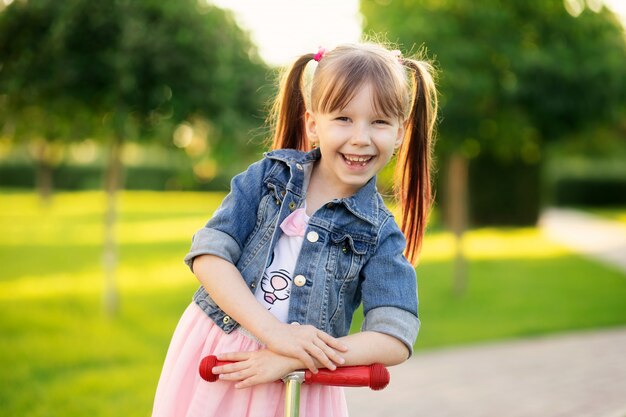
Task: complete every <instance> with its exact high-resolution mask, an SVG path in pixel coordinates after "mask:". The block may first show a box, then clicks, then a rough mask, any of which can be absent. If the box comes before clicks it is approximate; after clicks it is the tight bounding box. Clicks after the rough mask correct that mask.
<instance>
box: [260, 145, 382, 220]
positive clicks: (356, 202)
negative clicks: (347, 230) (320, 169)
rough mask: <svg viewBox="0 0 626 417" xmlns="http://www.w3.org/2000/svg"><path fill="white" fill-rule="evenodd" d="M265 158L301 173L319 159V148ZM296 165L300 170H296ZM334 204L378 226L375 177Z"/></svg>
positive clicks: (276, 152) (282, 151) (286, 151)
mask: <svg viewBox="0 0 626 417" xmlns="http://www.w3.org/2000/svg"><path fill="white" fill-rule="evenodd" d="M264 155H265V156H266V157H267V158H270V159H275V160H279V161H283V162H285V163H287V164H288V165H289V167H290V168H291V172H292V173H293V172H296V171H302V167H303V166H304V165H306V164H310V163H313V162H315V161H317V160H318V159H320V158H321V156H322V154H321V152H320V150H319V148H315V149H313V150H311V151H309V152H303V151H298V150H295V149H277V150H274V151H271V152H266V153H265V154H264ZM298 165H299V166H300V168H298ZM333 203H335V204H339V203H341V204H343V205H344V206H346V208H347V209H348V210H349V211H350V212H352V213H353V214H354V215H355V216H357V217H359V218H361V219H363V220H365V221H367V222H369V223H371V224H373V225H378V221H377V219H378V210H379V208H380V207H379V205H380V204H381V203H380V200H379V198H378V190H377V188H376V176H374V177H372V178H371V179H370V180H369V181H368V182H367V183H366V184H365V185H364V186H363V187H361V188H360V189H359V190H358V191H357V192H356V193H355V194H353V195H352V196H350V197H344V198H336V199H334V200H333Z"/></svg>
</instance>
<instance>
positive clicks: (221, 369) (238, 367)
mask: <svg viewBox="0 0 626 417" xmlns="http://www.w3.org/2000/svg"><path fill="white" fill-rule="evenodd" d="M247 367H248V366H247V364H246V362H234V363H229V364H228V365H220V366H214V367H213V369H212V370H211V371H212V372H213V374H214V375H218V374H230V373H233V372H238V371H242V370H244V369H246V368H247Z"/></svg>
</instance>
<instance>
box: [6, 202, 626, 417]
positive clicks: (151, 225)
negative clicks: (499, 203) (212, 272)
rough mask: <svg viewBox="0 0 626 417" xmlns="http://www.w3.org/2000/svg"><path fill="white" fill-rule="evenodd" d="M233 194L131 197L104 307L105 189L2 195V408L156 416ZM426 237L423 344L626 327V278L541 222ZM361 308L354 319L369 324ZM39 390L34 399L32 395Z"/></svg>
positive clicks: (123, 208)
mask: <svg viewBox="0 0 626 417" xmlns="http://www.w3.org/2000/svg"><path fill="white" fill-rule="evenodd" d="M223 197H224V194H223V193H153V192H124V193H121V194H120V196H119V202H118V205H119V216H118V221H117V225H116V230H115V232H116V236H117V239H118V253H119V263H118V268H117V276H116V282H117V287H118V291H119V295H120V310H119V312H118V314H117V315H116V316H115V317H113V318H111V317H107V316H106V315H105V314H104V313H103V310H102V301H101V297H102V289H103V282H104V276H103V272H102V270H101V264H102V239H103V219H104V207H105V201H106V199H105V196H104V194H103V193H98V192H80V193H59V194H57V195H55V197H54V199H53V204H52V205H51V206H50V207H48V208H45V207H41V206H40V205H39V201H38V200H37V198H36V196H35V195H34V194H33V193H30V192H12V193H5V194H3V193H1V192H0V265H1V267H0V334H2V337H1V338H0V384H1V385H2V387H3V388H2V389H1V390H0V410H1V411H0V414H2V415H7V416H32V417H39V416H42V417H43V416H49V415H62V416H84V415H89V416H92V417H100V416H102V417H113V416H125V415H133V416H134V415H149V412H150V407H151V403H152V399H153V397H154V391H155V388H156V383H157V380H158V375H159V372H160V369H161V366H162V363H163V359H164V357H165V352H166V350H167V346H168V343H169V340H170V338H171V335H172V332H173V330H174V328H175V325H176V323H177V321H178V319H179V317H180V315H181V313H182V312H183V310H184V308H185V307H186V305H188V303H189V302H190V301H191V297H192V294H193V292H194V291H195V289H196V288H197V287H198V282H197V280H196V279H195V277H194V276H193V274H192V273H191V272H190V271H189V269H188V268H187V266H186V265H184V263H183V262H182V260H183V257H184V255H185V253H186V252H187V250H188V249H189V245H190V243H191V237H192V235H193V233H195V231H196V230H197V229H199V228H200V227H202V226H203V225H204V224H205V222H206V221H207V219H208V218H209V217H210V216H211V213H213V211H214V210H215V209H216V207H217V206H218V205H219V202H220V201H221V199H222V198H223ZM454 243H455V242H454V239H453V236H452V235H451V234H450V233H447V232H445V231H437V230H435V231H433V232H429V233H428V235H427V237H426V240H425V242H424V245H423V247H424V249H423V256H422V261H421V263H420V265H419V266H418V269H417V274H418V285H419V296H420V318H421V319H422V323H423V325H422V329H421V330H420V336H419V338H418V341H417V344H416V349H417V351H419V350H422V349H432V348H435V347H441V346H450V345H456V344H465V343H476V342H478V341H488V340H497V339H504V338H513V337H529V336H533V335H537V334H545V333H550V332H559V331H565V330H576V329H588V328H597V327H606V326H616V325H624V324H626V311H625V310H624V307H623V300H624V299H625V298H626V277H625V276H624V275H623V274H620V273H619V272H617V271H614V270H611V269H609V268H605V267H603V266H602V265H599V264H596V263H594V262H591V261H588V260H586V259H583V258H581V257H579V256H577V255H574V254H572V253H570V252H568V251H567V250H565V249H564V248H561V247H559V246H557V245H554V244H552V243H550V242H549V241H547V240H546V239H545V238H544V237H543V236H542V235H541V233H540V232H539V231H538V230H537V229H535V228H513V229H479V230H473V231H470V232H468V233H467V235H466V237H465V239H464V242H463V245H464V250H465V252H466V255H467V257H468V260H469V262H468V265H469V268H468V282H467V289H466V292H465V294H463V295H462V296H459V295H458V294H455V293H454V291H452V288H453V284H452V280H453V278H452V277H453V273H452V268H453V262H452V261H451V259H452V257H453V255H454V253H453V248H454ZM361 320H362V317H360V316H358V315H357V316H356V317H355V320H354V322H353V328H354V329H358V328H359V326H360V323H361ZM34 399H36V401H34Z"/></svg>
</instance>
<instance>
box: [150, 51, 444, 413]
mask: <svg viewBox="0 0 626 417" xmlns="http://www.w3.org/2000/svg"><path fill="white" fill-rule="evenodd" d="M311 61H317V67H316V69H315V72H314V74H313V77H312V80H311V86H310V97H307V98H308V100H305V92H304V91H303V85H304V84H305V83H304V73H305V68H306V66H307V65H308V64H309V63H310V62H311ZM436 108H437V105H436V94H435V89H434V85H433V82H432V78H431V75H430V66H429V65H428V64H426V63H424V62H420V61H416V60H412V59H407V58H402V57H401V56H400V55H399V52H397V51H389V50H387V49H385V48H383V47H382V46H379V45H376V44H358V45H345V46H340V47H337V48H336V49H334V50H332V51H329V52H326V51H324V50H323V49H320V51H319V52H318V53H317V54H307V55H303V56H302V57H300V58H299V59H298V60H297V61H296V62H295V63H294V64H293V66H292V67H291V68H290V70H289V71H288V72H287V73H286V75H285V77H284V78H283V81H282V83H281V90H280V93H279V97H278V99H277V102H276V106H275V116H276V120H275V126H274V127H275V133H274V143H273V149H274V150H273V151H271V152H268V153H266V154H265V157H264V158H263V159H262V160H261V161H259V162H256V163H254V164H252V165H251V166H250V167H249V168H248V169H247V170H246V171H245V172H243V173H242V174H239V175H237V176H236V177H235V178H234V179H233V180H232V183H231V191H230V194H228V196H227V197H226V198H225V199H224V201H223V202H222V205H221V206H220V208H219V209H218V210H217V211H216V212H215V214H214V215H213V217H212V218H211V219H210V220H209V222H208V223H207V224H206V226H205V227H204V228H202V229H201V230H199V231H198V232H197V233H196V234H195V235H194V238H193V243H192V246H191V250H190V252H189V253H188V254H187V256H186V258H185V262H186V263H187V265H189V267H190V268H191V269H192V271H193V273H194V274H195V275H196V277H197V278H198V280H199V281H200V283H201V284H202V285H201V287H200V289H199V290H198V291H197V292H196V294H195V296H194V299H193V302H192V303H191V305H190V306H189V307H188V308H187V310H186V311H185V313H184V315H183V317H182V318H181V321H180V323H179V324H178V327H177V328H176V331H175V333H174V336H173V339H172V342H171V345H170V348H169V351H168V353H167V358H166V360H165V365H164V367H163V372H162V375H161V379H160V381H159V386H158V388H157V392H156V399H155V404H154V411H153V416H167V417H172V416H203V417H206V416H259V417H261V416H262V417H266V416H282V415H283V403H284V392H283V390H284V388H283V384H282V383H281V382H274V381H276V380H279V379H280V378H281V377H282V376H283V375H285V374H287V373H289V372H291V371H294V370H296V369H302V368H309V369H311V370H312V371H314V372H316V371H317V369H318V368H319V367H326V368H329V369H335V368H336V367H337V366H347V365H367V364H371V363H374V362H381V363H383V364H386V365H395V364H398V363H401V362H403V361H404V360H406V359H407V358H408V357H409V356H410V355H411V353H412V346H413V343H414V341H415V338H416V337H417V332H418V328H419V324H420V322H419V320H418V316H417V289H416V277H415V269H414V267H413V265H412V263H411V262H413V263H414V262H415V261H416V259H417V254H418V251H419V248H420V243H421V240H422V237H423V233H424V227H425V220H426V215H427V212H428V209H429V206H430V202H431V192H430V175H429V169H430V160H431V159H430V153H431V142H432V134H433V126H434V122H435V115H436ZM395 153H397V155H398V156H397V159H398V160H397V167H396V194H397V198H398V200H399V202H400V205H401V208H402V215H401V223H402V229H400V228H399V227H398V225H397V224H396V222H395V221H394V218H393V216H392V214H391V212H390V211H389V210H388V209H387V208H386V207H385V205H384V203H383V199H382V198H381V196H380V194H379V193H378V192H377V190H376V174H377V173H378V172H380V170H381V169H382V168H383V167H384V166H385V165H386V164H387V163H388V162H389V161H390V159H391V158H392V157H393V155H394V154H395ZM405 236H406V238H405ZM405 254H406V256H407V257H408V259H410V260H411V262H409V261H408V260H407V257H405ZM361 303H363V313H364V315H365V320H364V322H363V327H362V331H361V332H359V333H356V334H352V335H348V331H349V329H350V323H351V321H352V315H353V313H354V311H355V309H356V308H357V307H358V306H359V305H360V304H361ZM210 354H215V355H218V358H219V359H220V360H229V361H237V362H236V363H234V364H230V365H225V366H220V367H216V368H214V372H215V373H218V374H220V381H217V382H215V383H207V382H205V381H203V380H202V379H201V378H200V377H199V375H198V364H199V362H200V360H201V358H202V357H204V356H206V355H210ZM300 409H301V414H300V415H301V416H309V417H310V416H346V415H347V407H346V403H345V399H344V396H343V390H342V389H341V388H338V387H329V386H321V385H312V386H303V387H302V391H301V398H300Z"/></svg>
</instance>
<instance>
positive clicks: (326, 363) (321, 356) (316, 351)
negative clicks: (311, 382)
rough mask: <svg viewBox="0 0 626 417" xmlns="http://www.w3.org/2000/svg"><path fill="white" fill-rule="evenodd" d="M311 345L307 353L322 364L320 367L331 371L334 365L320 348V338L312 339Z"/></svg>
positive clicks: (321, 343)
mask: <svg viewBox="0 0 626 417" xmlns="http://www.w3.org/2000/svg"><path fill="white" fill-rule="evenodd" d="M313 345H314V346H313V347H312V348H310V349H309V354H310V355H311V356H312V357H314V358H315V359H317V361H318V362H319V363H320V364H321V365H322V367H324V368H328V369H330V370H331V371H334V370H335V368H336V366H335V364H334V363H333V361H332V360H331V359H330V358H329V357H328V356H327V355H326V353H325V352H324V350H322V348H321V346H323V345H324V343H323V342H322V341H320V340H318V341H313Z"/></svg>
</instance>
